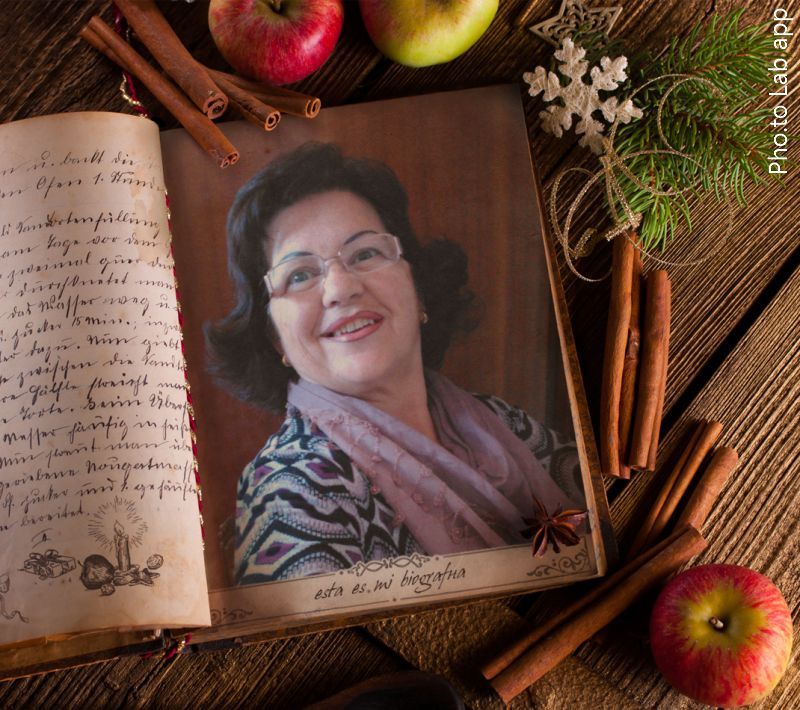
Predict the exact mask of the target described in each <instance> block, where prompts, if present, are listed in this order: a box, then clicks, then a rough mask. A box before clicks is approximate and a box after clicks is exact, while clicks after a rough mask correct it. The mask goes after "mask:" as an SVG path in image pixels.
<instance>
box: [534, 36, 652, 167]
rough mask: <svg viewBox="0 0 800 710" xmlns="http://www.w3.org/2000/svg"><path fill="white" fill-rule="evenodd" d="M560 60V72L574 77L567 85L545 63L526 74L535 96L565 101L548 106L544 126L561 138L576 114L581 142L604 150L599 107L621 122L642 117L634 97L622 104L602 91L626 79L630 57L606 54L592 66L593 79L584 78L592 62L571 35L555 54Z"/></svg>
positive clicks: (596, 150) (611, 119)
mask: <svg viewBox="0 0 800 710" xmlns="http://www.w3.org/2000/svg"><path fill="white" fill-rule="evenodd" d="M554 56H555V58H556V59H557V60H558V61H559V67H558V71H559V73H560V74H561V75H562V76H564V77H566V78H568V79H569V80H570V81H569V83H568V84H567V85H566V86H562V85H561V80H560V79H559V78H558V75H557V74H555V73H554V72H549V71H547V70H546V69H545V68H544V67H536V69H534V71H533V72H525V73H524V74H523V75H522V78H523V80H524V81H526V82H527V83H528V84H530V89H528V93H529V94H530V95H531V96H537V95H538V94H540V93H541V94H542V98H543V99H544V100H545V101H554V100H555V99H558V98H560V99H561V100H562V101H563V102H564V105H563V106H562V105H561V104H551V105H550V106H548V107H547V110H545V111H542V112H541V113H540V114H539V118H540V119H541V122H542V128H543V129H544V130H545V131H547V132H548V133H552V134H553V135H554V136H556V137H557V138H560V137H561V136H562V135H563V132H564V131H568V130H569V129H570V128H571V127H572V116H573V114H575V116H577V117H578V118H579V119H580V120H579V121H578V122H577V124H576V125H575V132H576V133H577V134H578V135H582V136H583V137H582V138H581V139H580V141H579V143H580V145H582V146H588V147H589V148H590V149H591V150H592V152H593V153H596V154H598V155H599V154H601V153H602V152H603V131H604V129H605V126H604V125H603V124H602V123H601V122H600V121H598V120H597V119H595V118H593V116H592V114H593V113H594V112H595V111H600V112H601V113H602V114H603V118H604V119H605V120H606V121H607V122H608V123H609V124H611V123H614V121H615V120H619V122H620V123H629V122H630V121H631V120H633V119H634V118H641V117H642V116H643V114H642V111H641V110H640V109H638V108H636V106H634V105H633V102H632V101H631V100H630V99H626V100H625V101H623V102H622V103H621V104H620V103H619V101H618V100H617V98H616V97H614V96H611V97H609V98H607V99H605V100H603V101H601V100H600V96H599V94H598V92H599V91H614V90H616V89H617V87H618V86H619V84H621V83H622V82H623V81H625V79H627V78H628V77H627V74H626V73H625V68H626V67H627V66H628V59H627V58H626V57H617V58H616V59H609V58H608V57H603V58H602V59H601V60H600V66H599V67H592V69H591V71H590V72H589V78H590V80H591V83H589V84H587V83H585V82H584V81H583V77H584V76H585V75H586V71H587V70H588V69H589V62H587V61H586V60H585V59H584V57H585V56H586V50H585V49H583V48H582V47H580V46H576V45H575V44H574V43H573V41H572V40H571V39H570V38H569V37H567V38H565V39H564V41H563V42H562V44H561V49H559V50H557V51H556V52H555V54H554Z"/></svg>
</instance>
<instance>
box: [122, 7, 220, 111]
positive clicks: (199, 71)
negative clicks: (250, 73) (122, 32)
mask: <svg viewBox="0 0 800 710" xmlns="http://www.w3.org/2000/svg"><path fill="white" fill-rule="evenodd" d="M114 4H115V5H116V6H117V7H118V8H119V10H120V12H121V13H122V14H123V15H125V19H126V20H127V21H128V24H129V25H130V26H131V27H132V28H133V30H134V31H135V32H136V35H137V36H138V37H139V39H140V40H141V41H142V44H144V46H145V47H147V49H148V50H150V53H151V54H152V55H153V57H154V58H155V60H156V61H157V62H158V63H159V64H160V65H161V67H162V68H163V69H164V71H165V72H166V73H167V75H168V76H169V77H170V78H171V79H172V80H173V81H174V82H175V83H176V84H177V85H178V86H180V87H181V89H183V90H184V92H185V93H186V95H187V96H188V97H189V99H191V101H192V103H193V104H194V105H195V106H197V108H199V109H200V110H201V111H202V112H203V113H204V114H205V115H206V116H208V117H209V118H217V117H219V116H221V115H222V114H223V113H224V112H225V109H226V108H227V107H228V98H227V97H226V96H225V94H224V93H223V92H222V91H221V90H220V88H219V87H218V86H217V85H216V84H215V83H214V81H213V80H212V79H211V77H210V76H209V75H208V71H206V69H205V67H203V66H202V65H201V64H200V63H199V62H198V61H197V60H195V58H194V57H193V56H192V55H191V54H190V53H189V50H187V49H186V47H184V45H183V43H182V42H181V41H180V39H178V36H177V35H176V34H175V32H174V31H173V29H172V27H170V24H169V22H167V20H166V18H165V17H164V15H162V14H161V10H159V9H158V6H157V5H156V4H155V2H153V0H114Z"/></svg>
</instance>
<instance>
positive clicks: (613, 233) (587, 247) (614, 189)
mask: <svg viewBox="0 0 800 710" xmlns="http://www.w3.org/2000/svg"><path fill="white" fill-rule="evenodd" d="M664 79H673V80H674V81H673V82H672V83H671V84H670V85H669V87H668V88H667V90H666V91H665V92H664V94H663V96H662V97H661V98H660V99H659V101H658V105H657V107H656V126H657V128H658V137H659V139H660V141H661V143H662V144H663V146H664V147H661V148H654V149H650V150H639V151H634V152H633V153H625V154H620V153H618V152H617V150H616V148H615V146H614V140H615V138H616V135H617V129H618V128H619V125H620V119H619V117H617V118H615V119H614V122H613V123H612V125H611V129H610V130H609V133H608V136H602V142H603V151H604V152H603V155H602V156H601V157H600V165H601V168H600V170H598V171H596V172H594V173H593V172H592V171H591V170H587V169H586V168H580V167H575V168H567V169H565V170H562V171H560V172H559V173H558V174H557V175H556V178H555V180H554V181H553V187H552V188H551V190H550V200H549V205H548V207H549V213H550V223H551V224H552V226H553V232H554V233H555V236H556V239H558V241H559V242H560V243H561V246H562V248H563V249H564V256H565V259H566V262H567V266H568V267H569V269H570V271H572V273H573V274H575V276H577V277H578V278H579V279H582V280H583V281H587V282H590V283H598V282H600V281H603V280H604V279H606V278H608V276H609V274H610V273H611V269H610V268H609V270H608V271H607V272H606V273H605V274H604V275H603V276H601V277H600V278H590V277H588V276H585V275H584V274H582V273H580V272H579V271H578V269H577V268H576V266H575V264H574V261H575V260H576V259H579V258H581V257H584V256H586V255H588V254H590V253H591V252H592V251H593V250H594V248H595V247H596V246H597V244H598V243H599V242H602V241H604V240H605V241H609V242H610V241H612V240H613V239H616V238H618V237H620V236H623V237H624V238H626V239H628V241H630V242H631V243H632V244H633V245H634V247H636V248H637V249H638V250H639V251H640V252H641V254H642V257H644V258H647V259H650V260H652V261H654V262H656V263H657V264H660V265H662V266H696V265H698V264H701V263H703V262H705V261H708V260H709V259H711V258H713V257H714V256H715V255H716V254H717V252H718V251H719V250H720V249H721V248H722V246H723V245H724V244H725V243H726V242H727V240H728V238H729V237H730V235H731V233H732V231H733V205H732V203H731V200H730V195H729V193H728V188H727V186H726V185H725V184H724V183H723V184H722V185H720V183H719V181H718V179H717V178H716V177H715V178H714V183H715V186H714V187H715V189H714V191H715V193H716V194H717V195H721V196H722V200H721V201H724V203H725V207H726V212H727V225H726V232H725V235H724V236H723V238H722V239H720V240H718V241H717V243H716V245H715V247H714V248H713V249H712V250H711V251H709V252H707V253H706V254H705V255H704V256H702V257H699V258H698V259H694V260H691V261H667V260H665V259H661V258H659V257H657V256H655V254H654V253H653V252H652V250H648V249H645V248H644V247H643V246H642V245H641V244H639V243H638V241H636V240H634V239H633V238H632V236H631V234H632V232H633V231H634V230H636V229H638V227H639V226H640V225H641V223H642V219H643V215H642V214H641V213H640V212H636V211H635V210H634V209H633V207H632V206H631V204H630V203H629V202H628V200H627V199H626V197H625V193H624V191H623V189H622V186H621V185H620V181H619V177H618V174H619V173H621V174H622V175H624V176H625V177H626V178H627V179H628V180H630V181H631V183H633V184H634V185H635V186H636V187H638V188H639V189H640V190H642V191H644V192H646V193H648V194H650V195H652V196H654V197H676V196H679V195H682V194H684V193H687V192H692V191H693V190H695V188H696V187H697V184H698V183H697V182H696V183H694V184H692V185H689V186H687V187H685V188H680V189H678V188H669V189H667V190H661V189H658V186H656V185H647V184H645V183H644V182H643V181H642V180H641V179H640V178H639V177H638V176H637V175H635V174H634V173H633V171H632V170H631V169H630V168H629V167H628V165H627V163H628V162H630V161H631V160H633V159H634V158H638V157H641V156H643V155H659V156H660V155H665V156H666V155H669V156H675V157H678V158H681V159H683V160H687V161H689V162H691V163H693V164H694V165H695V166H697V167H698V168H700V169H702V167H703V166H702V164H701V163H700V161H699V160H697V159H696V158H694V157H692V156H691V155H689V154H688V153H685V152H683V151H682V150H678V149H676V148H675V147H674V146H673V145H672V144H671V143H670V142H669V141H668V140H667V137H666V134H665V133H664V125H663V116H664V107H665V105H666V103H667V101H668V100H669V97H670V95H671V94H672V93H673V92H674V91H675V90H676V89H677V88H678V87H679V86H681V85H683V84H685V83H687V82H690V81H696V82H700V83H703V84H707V85H708V86H710V87H711V90H712V92H713V93H714V94H716V95H717V96H722V93H721V92H720V90H719V89H718V88H717V87H716V86H714V84H713V83H712V82H711V81H710V80H708V79H706V78H704V77H700V76H693V75H691V74H662V75H661V76H657V77H655V78H653V79H650V80H648V81H646V82H645V83H644V84H642V85H641V86H640V87H639V88H637V89H636V90H635V91H634V92H633V93H631V94H630V96H629V98H630V99H633V97H634V96H636V94H638V93H640V92H641V91H643V90H644V89H645V88H647V87H648V86H649V85H651V84H654V83H656V82H659V81H663V80H664ZM681 147H683V146H681ZM571 173H580V174H582V175H585V176H588V179H587V180H586V182H585V183H584V184H583V186H582V187H581V189H580V190H579V191H578V194H577V195H576V196H575V198H574V199H573V200H572V201H571V202H570V203H569V206H568V207H567V214H566V218H565V220H564V223H563V227H562V225H561V223H560V221H559V219H558V212H559V209H560V208H561V207H562V203H561V202H560V201H559V199H558V191H559V189H560V187H561V183H562V181H563V180H564V178H566V177H567V176H568V175H569V174H571ZM600 180H604V181H605V184H604V189H605V195H606V200H607V202H608V205H609V209H610V210H611V214H612V219H613V225H612V226H611V227H609V228H608V229H606V230H605V231H603V232H598V230H597V229H595V228H594V227H589V228H587V229H585V230H584V231H583V234H581V236H580V237H579V239H578V241H577V243H576V244H575V246H571V245H570V231H571V229H572V222H573V220H574V218H575V213H576V212H577V211H578V208H579V207H580V206H581V204H582V202H583V200H584V198H585V197H586V194H587V193H588V192H589V190H591V189H592V187H593V186H594V185H595V184H596V183H597V182H599V181H600ZM701 180H702V177H698V182H700V181H701Z"/></svg>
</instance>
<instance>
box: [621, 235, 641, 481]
mask: <svg viewBox="0 0 800 710" xmlns="http://www.w3.org/2000/svg"><path fill="white" fill-rule="evenodd" d="M641 301H642V257H641V255H640V253H639V250H638V249H635V250H634V254H633V270H632V273H631V318H630V325H629V326H628V343H627V346H626V348H625V359H624V364H623V366H622V386H621V388H620V396H619V447H620V448H619V452H620V453H619V457H620V462H619V475H620V478H626V479H627V478H630V477H631V469H630V466H628V464H626V463H625V462H626V461H627V460H628V450H629V446H630V438H631V425H632V421H633V406H634V400H635V396H636V374H637V372H638V369H639V346H640V343H641V331H640V324H639V321H640V318H641Z"/></svg>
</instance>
